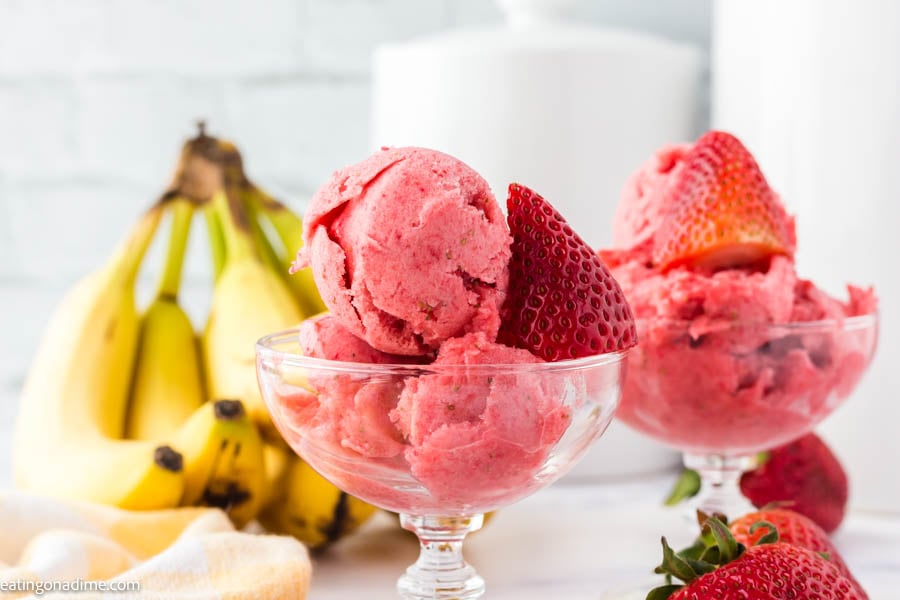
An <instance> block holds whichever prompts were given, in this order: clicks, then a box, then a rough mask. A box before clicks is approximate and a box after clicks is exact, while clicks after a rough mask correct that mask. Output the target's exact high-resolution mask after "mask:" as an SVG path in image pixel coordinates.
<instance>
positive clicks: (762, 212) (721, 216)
mask: <svg viewBox="0 0 900 600" xmlns="http://www.w3.org/2000/svg"><path fill="white" fill-rule="evenodd" d="M671 189H672V198H671V202H670V205H671V207H672V208H671V210H670V211H669V213H668V216H667V218H666V219H665V221H664V222H663V224H662V225H661V226H660V229H659V231H658V232H657V235H656V243H655V249H654V252H653V260H654V262H655V263H656V264H657V265H658V266H659V267H660V268H661V269H662V270H668V269H671V268H672V267H676V266H678V265H683V264H689V265H692V266H697V267H702V268H710V269H721V268H727V267H742V266H754V265H757V264H760V263H764V262H766V261H767V260H769V259H770V258H771V257H772V256H774V255H777V254H785V255H793V253H794V247H795V246H796V239H795V234H794V227H793V222H792V219H791V217H790V216H789V215H788V214H787V212H786V211H785V209H784V207H783V206H782V205H781V202H780V201H779V199H778V196H777V194H775V192H774V191H773V190H772V188H771V187H770V186H769V183H768V182H767V181H766V178H765V177H764V176H763V174H762V171H761V170H760V168H759V165H758V164H757V163H756V160H755V159H754V158H753V155H752V154H750V151H749V150H747V148H746V147H744V145H743V144H742V143H741V141H740V140H738V139H737V138H736V137H734V136H733V135H731V134H730V133H725V132H723V131H710V132H708V133H706V134H705V135H703V136H702V137H701V138H700V139H699V140H697V143H696V144H694V147H693V148H691V150H690V151H688V153H687V154H686V155H685V157H684V167H683V169H682V170H681V172H680V173H679V174H678V176H677V179H676V180H675V181H674V182H673V184H672V188H671Z"/></svg>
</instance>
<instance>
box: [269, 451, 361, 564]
mask: <svg viewBox="0 0 900 600" xmlns="http://www.w3.org/2000/svg"><path fill="white" fill-rule="evenodd" d="M288 468H289V470H288V473H287V480H286V482H285V487H284V489H283V490H281V492H282V495H281V496H280V497H278V498H276V499H273V501H272V502H270V503H269V505H268V507H267V508H265V509H264V510H263V512H262V513H261V514H260V515H259V522H260V524H261V525H262V526H263V527H265V528H266V529H268V530H269V531H272V532H276V533H286V534H289V535H293V536H294V537H296V538H297V539H299V540H300V541H302V542H304V543H305V544H307V545H308V546H309V547H310V548H322V547H324V546H327V545H328V544H330V543H332V542H334V541H336V540H337V539H338V538H341V537H343V536H345V535H347V534H349V533H351V532H353V531H354V530H356V529H357V528H358V527H359V526H360V525H362V524H363V523H365V522H366V521H367V520H368V519H369V517H371V516H372V515H373V514H374V513H375V510H376V509H375V507H374V506H372V505H370V504H366V503H365V502H363V501H362V500H359V499H358V498H354V497H353V496H350V495H348V494H346V493H344V492H342V491H341V490H340V489H338V488H336V487H335V486H334V485H332V484H331V483H330V482H329V481H328V480H326V479H325V478H324V477H322V476H321V475H319V474H318V473H316V472H315V471H314V470H313V468H312V467H310V466H309V465H308V464H306V463H305V462H303V461H302V460H300V459H299V458H297V457H292V458H291V462H290V465H289V467H288Z"/></svg>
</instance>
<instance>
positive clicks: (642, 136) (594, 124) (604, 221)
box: [372, 0, 703, 476]
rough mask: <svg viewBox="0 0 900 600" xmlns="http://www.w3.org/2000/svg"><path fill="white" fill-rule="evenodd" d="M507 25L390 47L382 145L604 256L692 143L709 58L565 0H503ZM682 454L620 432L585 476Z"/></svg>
mask: <svg viewBox="0 0 900 600" xmlns="http://www.w3.org/2000/svg"><path fill="white" fill-rule="evenodd" d="M500 3H501V4H502V5H503V7H504V8H505V9H506V11H507V14H508V19H507V23H506V24H505V25H504V26H502V27H500V28H498V29H491V30H463V31H453V32H449V33H445V34H440V35H436V36H432V37H427V38H424V39H420V40H415V41H412V42H408V43H402V44H390V45H385V46H382V47H380V48H379V49H378V50H377V51H376V54H375V64H374V92H373V94H374V106H373V130H372V143H373V146H375V147H378V146H400V145H416V146H426V147H432V148H435V149H438V150H442V151H445V152H448V153H449V154H452V155H454V156H457V157H459V158H460V159H462V160H463V161H465V162H466V163H468V164H469V165H471V166H472V167H473V168H475V169H476V170H477V171H479V172H480V173H482V174H483V175H484V176H485V177H486V179H487V180H488V182H489V183H490V184H491V187H492V188H493V190H494V192H495V194H496V195H497V196H498V200H499V201H500V203H501V204H504V202H505V197H506V188H507V186H508V184H509V183H510V182H513V181H517V182H520V183H522V184H524V185H527V186H529V187H531V188H532V189H534V190H535V191H537V192H539V193H540V194H542V195H544V196H545V197H546V198H547V199H548V200H550V201H551V202H552V203H553V204H554V205H555V206H556V207H557V208H559V210H560V212H562V213H563V214H564V215H565V216H566V218H567V219H568V220H569V221H570V222H571V223H572V224H573V225H574V226H575V228H576V229H577V231H578V232H579V233H580V234H581V235H582V236H583V237H584V238H585V239H586V240H587V241H588V243H590V244H591V245H592V246H594V247H600V246H605V245H608V244H609V243H610V241H611V223H612V214H613V210H614V207H615V205H616V203H617V202H618V199H619V194H620V190H621V188H622V185H623V183H624V182H625V180H626V178H627V177H628V175H629V174H631V173H632V172H633V171H634V170H635V169H637V168H638V167H639V166H640V165H641V164H642V163H643V162H644V161H645V160H646V159H647V158H648V157H649V156H650V155H651V154H652V153H653V151H654V150H656V149H657V148H658V147H659V146H660V145H662V144H665V143H668V142H673V141H685V140H691V139H693V138H695V137H696V135H697V133H698V131H697V130H698V126H699V121H700V115H701V113H702V106H703V105H702V101H701V96H702V92H701V90H702V77H703V57H702V54H701V53H700V52H699V51H698V50H697V49H696V48H693V47H691V46H687V45H683V44H676V43H674V42H670V41H666V40H662V39H659V38H656V37H653V36H650V35H645V34H638V33H633V32H627V31H620V30H612V29H599V28H594V27H586V26H583V25H579V24H575V23H569V22H567V21H566V20H565V19H564V18H563V16H562V13H563V10H562V9H563V8H564V7H565V5H567V4H569V2H567V1H559V0H556V1H554V0H500ZM677 460H678V459H677V456H676V455H675V453H673V452H671V451H669V450H666V449H663V448H662V447H661V446H659V445H657V444H655V443H654V442H651V441H650V440H648V439H646V438H643V437H641V436H639V435H637V434H635V433H632V432H631V431H629V430H628V429H626V428H625V427H624V426H622V425H621V424H620V423H615V422H614V423H613V426H612V428H611V430H610V431H609V432H608V433H607V434H606V435H605V436H604V437H603V439H601V440H600V441H599V442H598V443H597V445H596V448H595V449H593V450H592V452H591V454H590V455H589V456H588V457H587V458H586V459H585V460H584V461H582V463H581V464H580V465H579V466H578V467H576V472H575V475H576V476H578V475H581V476H598V475H623V474H633V473H642V472H652V471H656V470H661V469H665V468H668V467H671V466H673V465H674V464H676V463H677Z"/></svg>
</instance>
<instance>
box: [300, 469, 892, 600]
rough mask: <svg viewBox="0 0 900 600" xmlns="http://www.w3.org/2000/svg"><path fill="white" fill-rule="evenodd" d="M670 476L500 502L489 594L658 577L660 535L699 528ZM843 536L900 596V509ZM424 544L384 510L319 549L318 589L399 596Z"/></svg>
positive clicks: (328, 597) (862, 517)
mask: <svg viewBox="0 0 900 600" xmlns="http://www.w3.org/2000/svg"><path fill="white" fill-rule="evenodd" d="M671 480H672V478H671V476H666V477H655V478H650V479H645V480H643V481H631V482H619V483H607V484H602V485H600V484H591V485H557V486H554V487H551V488H549V489H547V490H544V491H542V492H539V493H538V494H536V495H534V496H532V497H530V498H527V499H525V500H523V501H522V502H520V503H518V504H516V505H513V506H511V507H509V508H506V509H504V510H502V511H500V512H499V513H498V514H497V515H496V517H495V518H494V519H493V520H492V521H491V522H490V523H489V524H488V525H487V526H486V527H485V528H484V529H483V530H482V531H480V532H478V533H476V534H474V535H472V536H471V537H470V538H469V539H468V540H467V541H466V543H465V548H466V557H467V559H468V561H469V562H470V563H472V564H473V565H474V566H475V567H476V569H478V572H479V573H480V574H481V575H482V576H483V577H484V578H485V580H486V581H487V586H488V591H487V594H486V598H489V599H491V600H507V599H508V600H513V599H515V600H531V599H534V600H538V599H541V600H546V599H547V598H560V599H562V598H565V599H566V600H612V599H614V598H623V599H624V598H626V597H630V596H629V594H628V591H629V590H633V589H634V588H635V587H641V585H642V584H649V585H653V583H654V582H655V581H656V580H655V579H654V576H653V575H652V573H651V571H652V568H653V567H654V566H655V565H656V564H658V562H659V560H660V559H661V557H662V552H661V546H660V541H659V539H660V536H661V535H663V534H665V535H666V536H667V537H668V538H669V540H670V541H672V542H676V543H678V544H679V545H681V544H683V543H685V542H687V541H688V539H689V538H690V537H691V536H690V534H689V532H688V527H687V524H686V522H685V521H683V520H682V519H681V514H680V513H679V511H678V509H665V508H663V507H661V505H660V502H661V499H662V498H663V497H664V495H665V492H666V490H667V489H668V486H669V485H670V484H671ZM834 542H835V544H836V545H837V546H838V549H839V550H840V551H841V552H842V554H843V555H844V558H845V559H846V561H847V563H848V564H849V565H850V568H851V569H852V570H853V572H854V574H855V575H856V577H857V578H858V579H859V581H860V583H861V584H862V585H863V586H864V587H865V588H866V590H867V591H868V592H869V595H870V597H871V598H872V600H888V599H894V598H897V590H898V589H900V514H894V515H875V514H863V513H851V514H850V515H849V516H848V518H847V520H846V521H845V522H844V524H843V526H842V527H841V529H840V530H839V531H838V532H837V533H836V535H835V537H834ZM417 553H418V546H417V544H416V542H415V540H414V538H413V537H412V535H411V534H409V533H407V532H405V531H403V530H401V529H400V528H399V526H397V525H396V524H395V522H394V519H392V518H391V517H389V516H388V515H379V516H378V518H376V519H374V520H373V521H371V522H370V523H369V524H368V525H367V526H366V528H365V529H364V530H363V531H361V532H360V533H358V534H357V535H354V536H352V537H350V538H346V539H344V540H342V541H341V542H339V543H338V544H337V545H336V546H335V547H334V548H332V549H331V551H329V552H327V553H326V554H324V555H323V556H319V557H317V558H316V560H315V570H314V574H313V584H312V591H311V593H310V596H309V597H310V599H311V600H346V599H349V598H365V599H366V600H396V598H397V596H396V593H395V591H394V584H395V581H396V579H397V577H399V576H400V575H401V573H402V572H403V570H404V569H405V568H406V567H407V566H408V565H409V564H410V563H412V562H413V561H414V560H415V558H416V555H417ZM644 594H646V590H645V591H644ZM634 597H636V598H638V597H639V598H641V599H643V597H644V595H636V596H634Z"/></svg>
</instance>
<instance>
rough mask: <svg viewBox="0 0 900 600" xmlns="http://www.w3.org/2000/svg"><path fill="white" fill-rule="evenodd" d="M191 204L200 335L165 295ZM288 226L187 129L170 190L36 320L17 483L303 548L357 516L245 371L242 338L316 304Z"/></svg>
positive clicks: (226, 151)
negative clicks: (189, 518) (204, 516)
mask: <svg viewBox="0 0 900 600" xmlns="http://www.w3.org/2000/svg"><path fill="white" fill-rule="evenodd" d="M197 211H202V212H203V213H204V216H205V221H206V226H207V233H208V238H209V242H210V249H211V252H210V254H211V256H212V260H213V265H214V271H215V277H216V278H215V281H216V283H215V286H214V290H213V293H212V301H211V308H210V313H209V317H208V320H207V323H206V327H205V329H204V330H203V332H202V334H201V335H200V336H199V337H198V335H197V334H196V333H195V330H194V327H193V324H192V323H191V321H190V319H189V317H188V315H187V314H186V313H185V311H184V310H183V309H182V307H181V306H180V305H179V302H178V295H179V287H180V281H181V272H182V265H183V262H184V258H185V253H186V248H187V243H188V238H189V235H190V230H191V226H192V223H193V221H194V216H195V212H197ZM164 216H168V221H169V223H170V226H169V237H168V247H167V254H166V260H165V266H164V268H163V270H162V276H161V278H160V283H159V287H158V290H157V293H156V296H155V299H154V300H153V302H152V303H151V304H150V305H149V307H147V309H146V310H145V311H143V312H142V313H141V312H139V311H138V309H137V307H136V302H135V289H134V288H135V281H136V279H137V276H138V273H139V271H140V269H141V267H142V263H143V262H144V256H145V254H146V252H147V249H148V247H149V246H150V244H151V242H152V240H153V238H154V236H155V235H156V232H157V230H158V229H159V226H160V223H161V221H162V219H163V217H164ZM300 234H301V223H300V219H299V217H297V216H296V215H295V214H294V213H292V212H291V211H290V210H288V209H287V208H286V207H285V206H284V205H283V204H281V203H279V202H277V201H276V200H274V199H273V198H271V197H270V196H269V195H267V194H266V193H265V192H264V191H262V190H261V189H260V188H259V187H257V186H256V185H254V184H253V183H252V182H251V181H250V180H249V179H248V178H247V177H246V175H245V173H244V170H243V166H242V161H241V156H240V154H239V152H238V151H237V149H236V148H235V146H234V145H233V144H231V143H229V142H226V141H223V140H219V139H216V138H214V137H211V136H209V135H207V134H206V133H205V131H204V130H203V128H202V127H201V128H200V131H199V134H198V135H197V136H196V137H195V138H193V139H190V140H188V141H187V142H186V143H185V144H184V146H183V148H182V152H181V156H180V158H179V161H178V166H177V168H176V170H175V175H174V177H173V180H172V183H171V184H170V186H169V189H168V191H166V193H165V194H163V196H162V197H161V199H160V200H159V201H158V202H156V203H155V204H154V205H153V206H152V207H151V208H150V209H149V210H148V211H147V212H146V213H145V214H144V215H143V216H142V217H141V218H140V220H139V221H138V222H137V224H136V225H135V226H134V227H133V229H132V230H131V231H130V233H129V234H128V235H127V236H126V239H125V240H124V242H123V243H122V244H121V245H120V247H119V248H118V249H117V250H116V251H115V252H114V253H113V255H112V257H111V259H110V260H109V262H108V263H107V264H106V265H104V266H103V267H101V268H100V269H98V270H97V271H96V272H94V273H92V274H90V275H88V276H87V277H85V278H84V279H82V280H81V281H79V282H78V283H77V284H76V285H75V286H74V287H73V289H71V290H70V291H69V292H68V294H67V295H66V296H65V298H64V299H63V300H62V302H61V303H60V305H59V306H58V308H57V309H56V311H55V313H54V315H53V316H52V318H51V319H50V322H49V323H48V325H47V328H46V331H45V333H44V338H43V340H42V342H41V345H40V347H39V349H38V352H37V355H36V357H35V359H34V362H33V364H32V367H31V371H30V373H29V375H28V378H27V380H26V383H25V387H24V390H23V395H22V399H21V406H20V409H19V417H18V422H17V424H16V434H15V441H14V467H15V477H16V483H17V485H18V486H19V487H20V488H22V489H25V490H31V491H35V492H39V493H45V494H50V495H54V496H60V497H65V498H70V499H76V500H85V501H91V502H100V503H105V504H110V505H114V506H119V507H122V508H128V509H162V508H170V507H175V506H186V505H187V506H198V505H199V506H216V507H219V508H222V509H223V510H225V511H226V512H227V513H228V515H229V516H230V517H231V518H232V520H233V521H234V522H235V524H236V525H237V526H239V527H240V526H243V525H245V524H246V523H248V522H250V521H252V520H253V519H258V521H259V522H260V523H261V524H262V525H263V526H265V527H266V528H268V529H270V530H272V531H274V532H278V533H288V534H292V535H294V536H296V537H297V538H299V539H300V540H302V541H304V542H306V543H307V544H308V545H310V546H311V547H321V546H323V545H325V544H327V543H328V542H330V541H333V540H335V539H337V538H338V537H340V536H342V535H344V534H346V533H348V532H350V531H352V530H353V529H355V528H356V527H357V526H358V525H360V524H361V523H363V522H364V521H365V520H366V519H367V518H368V517H369V516H370V515H371V514H372V513H373V512H374V510H375V509H374V507H372V506H370V505H367V504H365V503H363V502H362V501H360V500H358V499H356V498H352V497H348V496H347V495H345V494H343V493H342V492H341V491H340V490H338V489H337V488H335V487H334V486H332V485H331V484H330V483H328V482H327V481H325V480H324V479H322V478H321V477H320V476H319V475H318V474H317V473H316V472H315V471H313V470H312V469H311V468H310V467H309V466H307V465H306V464H305V463H303V462H302V461H300V459H299V458H297V457H296V456H295V455H294V454H293V453H292V452H291V451H290V450H289V449H288V448H287V447H286V446H285V445H284V442H283V441H282V440H281V438H280V436H279V434H278V432H277V431H276V430H275V428H274V426H273V424H272V422H271V420H270V418H269V415H268V412H267V411H266V408H265V406H264V404H263V401H262V397H261V395H260V392H259V388H258V385H257V381H256V370H255V357H254V352H255V348H254V345H255V342H256V340H257V339H258V338H259V337H261V336H262V335H264V334H267V333H271V332H274V331H278V330H281V329H286V328H289V327H293V326H296V325H297V324H298V323H299V322H300V321H301V320H302V319H303V318H304V317H305V316H310V315H312V314H315V313H317V312H320V311H321V310H324V305H323V304H322V301H321V299H320V298H319V295H318V293H317V291H316V288H315V284H314V282H313V280H312V276H311V275H310V273H309V272H308V270H307V271H306V272H301V273H299V274H297V275H296V276H288V271H287V269H288V264H289V263H290V261H291V260H292V258H293V253H294V251H295V250H296V249H297V248H299V246H300V245H301V240H300Z"/></svg>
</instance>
